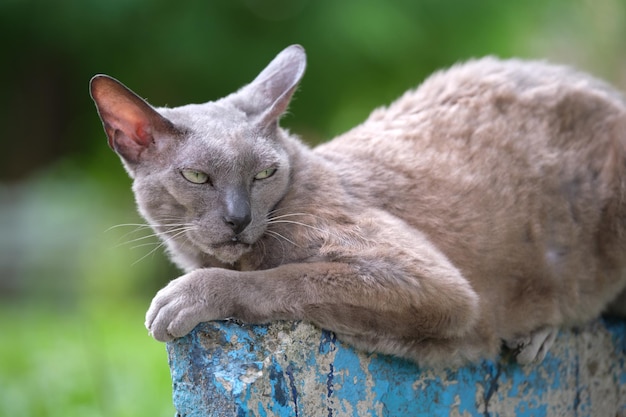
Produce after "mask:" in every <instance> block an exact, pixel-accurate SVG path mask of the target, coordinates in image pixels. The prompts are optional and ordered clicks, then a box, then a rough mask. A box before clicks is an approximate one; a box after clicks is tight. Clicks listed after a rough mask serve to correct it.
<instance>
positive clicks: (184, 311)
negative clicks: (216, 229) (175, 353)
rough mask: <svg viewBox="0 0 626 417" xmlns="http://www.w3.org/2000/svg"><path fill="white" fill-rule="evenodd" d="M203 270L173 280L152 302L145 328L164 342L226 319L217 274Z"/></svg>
mask: <svg viewBox="0 0 626 417" xmlns="http://www.w3.org/2000/svg"><path fill="white" fill-rule="evenodd" d="M213 272H214V271H212V270H209V269H200V270H197V271H193V272H190V273H189V274H186V275H183V276H182V277H180V278H178V279H175V280H173V281H171V282H170V283H169V284H168V285H167V286H166V287H165V288H163V289H161V290H160V291H159V292H158V293H157V294H156V295H155V296H154V298H153V299H152V303H151V304H150V308H149V309H148V312H147V313H146V323H145V325H146V328H147V329H148V331H149V332H150V335H151V336H152V337H154V338H155V339H156V340H159V341H161V342H169V341H171V340H173V339H175V338H177V337H182V336H184V335H186V334H187V333H189V332H190V331H191V330H192V329H193V328H194V327H195V326H196V325H197V324H198V323H201V322H204V321H211V320H217V319H221V318H225V316H224V314H225V313H224V312H223V311H222V310H224V309H223V304H224V301H225V300H224V297H221V299H219V298H220V297H218V292H219V291H218V290H217V288H216V287H219V285H215V284H217V283H216V282H214V281H215V279H213V278H215V277H214V276H215V273H213Z"/></svg>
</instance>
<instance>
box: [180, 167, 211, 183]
mask: <svg viewBox="0 0 626 417" xmlns="http://www.w3.org/2000/svg"><path fill="white" fill-rule="evenodd" d="M180 173H181V174H182V176H183V178H185V179H186V180H187V181H189V182H191V183H194V184H206V183H207V182H209V176H208V175H207V174H205V173H204V172H201V171H196V170H193V169H183V170H181V171H180Z"/></svg>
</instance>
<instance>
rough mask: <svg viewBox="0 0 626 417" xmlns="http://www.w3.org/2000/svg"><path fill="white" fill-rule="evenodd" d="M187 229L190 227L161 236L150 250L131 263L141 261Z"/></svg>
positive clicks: (184, 232)
mask: <svg viewBox="0 0 626 417" xmlns="http://www.w3.org/2000/svg"><path fill="white" fill-rule="evenodd" d="M189 230H191V229H190V228H184V229H182V230H181V229H178V230H177V231H176V232H175V233H174V234H172V235H171V236H167V237H165V238H162V241H161V242H160V243H159V244H158V245H157V246H156V247H154V248H153V249H152V250H151V251H150V252H148V253H146V254H145V255H144V256H142V257H141V258H139V259H137V260H136V261H135V262H133V263H132V265H135V264H137V263H139V262H141V261H142V260H144V259H145V258H147V257H148V256H150V255H152V254H154V253H155V252H156V251H157V250H159V249H160V248H162V247H163V246H165V245H166V244H167V242H169V241H171V240H173V239H176V238H177V237H179V236H181V235H184V234H186V233H187V232H188V231H189Z"/></svg>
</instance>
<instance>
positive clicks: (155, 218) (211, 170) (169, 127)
mask: <svg viewBox="0 0 626 417" xmlns="http://www.w3.org/2000/svg"><path fill="white" fill-rule="evenodd" d="M305 62H306V57H305V53H304V50H303V49H302V47H300V46H298V45H292V46H290V47H288V48H286V49H285V50H283V51H282V52H281V53H280V54H278V55H277V56H276V58H275V59H274V60H273V61H272V62H271V63H270V64H269V65H268V66H267V67H266V68H265V69H264V70H263V71H262V72H261V73H260V74H259V75H258V76H257V77H256V78H255V79H254V81H252V82H251V83H250V84H248V85H246V86H245V87H243V88H241V89H240V90H239V91H237V92H235V93H233V94H231V95H229V96H227V97H225V98H223V99H220V100H218V101H215V102H208V103H204V104H191V105H186V106H182V107H176V108H172V109H168V108H154V107H152V106H150V105H149V104H148V103H146V102H145V101H144V100H142V99H141V98H139V96H137V95H136V94H135V93H133V92H132V91H130V90H129V89H128V88H126V87H125V86H124V85H122V84H121V83H119V82H118V81H116V80H114V79H113V78H110V77H108V76H104V75H97V76H95V77H94V78H93V79H92V80H91V96H92V98H93V100H94V101H95V103H96V107H97V110H98V114H99V115H100V118H101V119H102V123H103V125H104V130H105V132H106V135H107V137H108V140H109V145H110V146H111V148H112V149H114V150H115V152H116V153H117V154H118V155H119V156H120V157H121V160H122V162H123V164H124V166H125V167H126V170H127V171H128V173H129V174H130V176H131V177H132V178H133V191H134V193H135V198H136V200H137V205H138V207H139V211H140V213H141V214H142V215H143V216H144V217H145V218H146V219H147V220H148V222H149V223H150V224H151V225H152V226H153V228H154V229H155V230H156V231H157V232H158V233H159V235H160V237H161V238H162V239H163V240H164V241H166V242H167V244H168V246H169V248H170V250H171V251H172V252H173V253H174V255H176V257H177V258H178V259H177V261H178V263H179V264H180V265H181V266H182V267H183V268H186V269H190V268H193V267H197V266H199V265H198V263H199V262H198V261H197V260H195V259H194V258H198V257H200V258H201V257H205V256H207V255H208V256H210V257H214V258H216V259H217V260H219V261H221V262H223V263H228V264H232V263H234V262H236V261H237V260H238V259H239V258H240V257H241V256H242V255H243V254H245V253H246V252H248V251H249V250H250V248H251V247H252V246H253V245H254V244H255V243H256V242H257V241H258V239H259V238H260V237H261V236H262V235H263V233H264V232H265V229H266V224H267V217H268V214H269V213H270V211H271V210H272V209H273V208H274V207H275V206H276V204H277V203H278V202H279V201H280V200H281V198H282V197H283V196H284V195H285V193H286V192H287V188H288V186H289V182H290V170H291V165H290V162H291V161H290V155H289V151H288V146H286V142H285V141H286V135H285V133H284V132H283V131H282V130H281V129H280V128H279V127H278V121H279V118H280V116H281V115H282V114H283V113H284V112H285V110H286V109H287V106H288V104H289V101H290V99H291V96H292V95H293V93H294V91H295V90H296V88H297V85H298V83H299V81H300V79H301V78H302V75H303V73H304V69H305Z"/></svg>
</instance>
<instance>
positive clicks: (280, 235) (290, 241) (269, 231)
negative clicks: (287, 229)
mask: <svg viewBox="0 0 626 417" xmlns="http://www.w3.org/2000/svg"><path fill="white" fill-rule="evenodd" d="M265 233H267V234H269V235H270V236H272V237H273V238H275V239H277V240H278V241H279V242H281V240H280V239H283V240H286V241H287V242H289V243H291V244H292V245H294V246H296V247H298V248H300V247H301V246H300V245H298V244H297V243H296V242H294V241H293V240H291V239H289V238H287V237H285V236H283V235H282V234H280V233H278V232H275V231H273V230H266V231H265ZM281 245H282V242H281Z"/></svg>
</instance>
